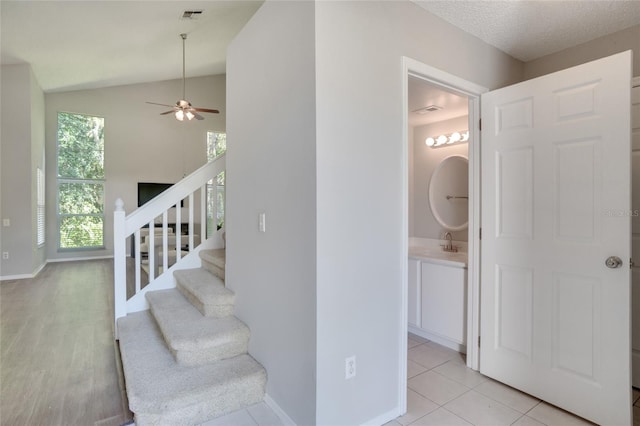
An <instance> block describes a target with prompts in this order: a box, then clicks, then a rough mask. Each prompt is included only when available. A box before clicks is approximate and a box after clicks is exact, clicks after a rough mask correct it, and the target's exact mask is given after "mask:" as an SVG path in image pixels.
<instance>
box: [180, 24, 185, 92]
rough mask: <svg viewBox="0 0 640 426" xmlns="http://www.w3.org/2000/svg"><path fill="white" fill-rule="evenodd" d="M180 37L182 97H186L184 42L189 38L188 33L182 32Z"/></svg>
mask: <svg viewBox="0 0 640 426" xmlns="http://www.w3.org/2000/svg"><path fill="white" fill-rule="evenodd" d="M180 37H181V38H182V99H186V89H185V85H186V74H185V65H184V63H185V55H184V43H185V40H186V39H187V34H185V33H182V34H180Z"/></svg>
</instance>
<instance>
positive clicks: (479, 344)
mask: <svg viewBox="0 0 640 426" xmlns="http://www.w3.org/2000/svg"><path fill="white" fill-rule="evenodd" d="M478 347H480V336H478Z"/></svg>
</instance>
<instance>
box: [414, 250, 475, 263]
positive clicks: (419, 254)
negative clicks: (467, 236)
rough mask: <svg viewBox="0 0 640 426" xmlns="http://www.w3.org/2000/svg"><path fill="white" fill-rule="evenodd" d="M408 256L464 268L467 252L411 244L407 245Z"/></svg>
mask: <svg viewBox="0 0 640 426" xmlns="http://www.w3.org/2000/svg"><path fill="white" fill-rule="evenodd" d="M409 257H411V258H414V259H420V260H425V261H433V262H434V263H440V264H450V265H451V266H458V267H465V268H466V266H467V258H468V254H467V253H466V252H461V251H459V252H456V253H451V252H447V251H443V250H442V248H441V247H438V248H436V247H421V246H411V247H409Z"/></svg>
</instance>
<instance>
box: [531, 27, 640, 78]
mask: <svg viewBox="0 0 640 426" xmlns="http://www.w3.org/2000/svg"><path fill="white" fill-rule="evenodd" d="M625 50H633V53H634V55H633V75H634V76H640V24H638V25H636V26H634V27H631V28H627V29H625V30H622V31H618V32H617V33H613V34H610V35H607V36H603V37H600V38H597V39H595V40H592V41H589V42H586V43H583V44H580V45H578V46H574V47H570V48H568V49H565V50H562V51H560V52H557V53H552V54H550V55H547V56H543V57H542V58H539V59H536V60H533V61H529V62H527V63H525V65H524V75H525V78H526V79H530V78H534V77H539V76H541V75H545V74H549V73H551V72H554V71H559V70H562V69H565V68H569V67H572V66H575V65H580V64H583V63H585V62H589V61H593V60H596V59H600V58H604V57H606V56H610V55H613V54H615V53H619V52H624V51H625Z"/></svg>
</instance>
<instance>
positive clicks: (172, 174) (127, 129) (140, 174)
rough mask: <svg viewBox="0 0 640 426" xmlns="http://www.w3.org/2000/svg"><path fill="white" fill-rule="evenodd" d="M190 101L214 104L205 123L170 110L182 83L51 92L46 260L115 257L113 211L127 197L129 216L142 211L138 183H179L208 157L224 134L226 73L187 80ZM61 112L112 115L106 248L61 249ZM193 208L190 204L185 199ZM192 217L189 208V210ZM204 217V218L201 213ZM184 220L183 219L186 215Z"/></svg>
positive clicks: (107, 143) (107, 123)
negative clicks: (216, 135) (212, 134)
mask: <svg viewBox="0 0 640 426" xmlns="http://www.w3.org/2000/svg"><path fill="white" fill-rule="evenodd" d="M186 92H187V99H188V100H189V101H190V102H191V103H192V105H194V106H200V107H205V108H215V109H219V110H220V114H203V116H204V117H205V119H204V120H202V121H198V120H192V121H189V122H179V121H178V120H176V119H175V118H174V117H173V116H172V115H167V116H161V115H159V114H160V113H161V112H164V111H167V110H169V109H170V108H165V107H162V106H157V105H149V104H146V103H145V101H151V102H159V103H165V104H173V103H174V102H176V101H177V100H178V99H179V97H180V96H181V95H182V80H170V81H164V82H156V83H146V84H135V85H128V86H117V87H110V88H104V89H93V90H79V91H72V92H63V93H49V94H47V95H46V97H45V99H46V138H47V170H46V173H47V258H48V259H64V258H77V257H91V256H110V255H112V254H113V209H114V203H115V200H116V199H117V198H122V199H123V200H124V203H125V210H126V212H127V213H130V212H132V211H133V210H135V209H136V208H137V183H138V182H161V183H175V182H177V181H179V180H180V179H181V178H182V177H183V176H184V175H186V174H189V173H191V172H192V171H194V170H195V169H197V168H198V167H200V166H201V165H203V164H204V163H205V162H206V136H207V131H225V117H226V115H225V97H226V87H225V76H224V75H216V76H208V77H198V78H190V79H187V90H186ZM58 112H73V113H80V114H89V115H96V116H100V117H104V119H105V160H104V161H105V174H106V182H105V243H106V247H105V249H104V250H93V251H71V252H68V251H58V248H57V247H58V233H57V230H58V225H57V218H56V173H57V170H56V144H57V115H58ZM185 206H186V204H185ZM183 212H184V213H183V217H186V216H185V215H186V214H187V213H186V212H187V209H186V207H185V208H184V209H183ZM196 217H197V218H198V219H199V215H196ZM183 220H184V219H183Z"/></svg>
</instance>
